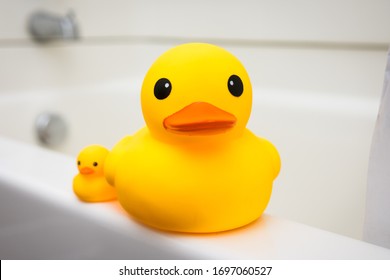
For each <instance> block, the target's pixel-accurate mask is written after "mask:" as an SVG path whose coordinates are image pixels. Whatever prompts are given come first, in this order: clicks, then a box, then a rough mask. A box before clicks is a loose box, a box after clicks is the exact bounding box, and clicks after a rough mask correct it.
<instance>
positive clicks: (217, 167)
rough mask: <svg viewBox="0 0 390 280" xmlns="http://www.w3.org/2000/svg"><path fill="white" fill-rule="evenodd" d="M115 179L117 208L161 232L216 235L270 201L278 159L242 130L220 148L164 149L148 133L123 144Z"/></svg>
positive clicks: (251, 218) (253, 215)
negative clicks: (124, 210) (121, 207)
mask: <svg viewBox="0 0 390 280" xmlns="http://www.w3.org/2000/svg"><path fill="white" fill-rule="evenodd" d="M127 144H128V149H127V151H126V152H124V153H123V156H122V158H121V160H119V162H118V163H119V164H118V165H117V171H116V176H115V186H116V189H117V192H118V198H119V201H120V203H121V204H122V206H123V207H124V208H125V209H126V211H128V212H129V213H131V214H132V215H133V216H134V217H135V218H136V219H138V220H140V221H142V222H144V223H146V224H148V225H150V226H153V227H157V228H160V229H164V230H173V231H181V232H217V231H224V230H229V229H233V228H237V227H240V226H243V225H246V224H248V223H250V222H252V221H254V220H255V219H257V218H258V217H259V216H260V215H261V213H262V212H263V211H264V209H265V207H266V206H267V204H268V201H269V199H270V195H271V190H272V182H273V179H274V178H275V177H276V175H277V173H278V162H279V158H278V154H277V152H276V150H275V148H274V147H273V146H272V144H270V143H269V142H268V141H267V140H264V139H260V138H258V137H256V136H255V135H253V134H252V133H251V132H250V131H249V130H246V131H245V132H244V134H243V135H242V137H240V138H238V139H235V140H232V141H229V142H224V143H219V142H218V141H217V142H215V143H213V142H211V143H205V142H203V143H202V142H196V143H192V144H190V145H189V144H184V145H180V144H175V145H173V144H167V143H164V142H161V141H158V140H156V139H155V138H154V137H152V136H151V134H150V133H149V131H148V129H146V128H145V129H143V130H141V131H140V132H138V133H137V134H135V135H134V136H132V137H129V138H128V139H127Z"/></svg>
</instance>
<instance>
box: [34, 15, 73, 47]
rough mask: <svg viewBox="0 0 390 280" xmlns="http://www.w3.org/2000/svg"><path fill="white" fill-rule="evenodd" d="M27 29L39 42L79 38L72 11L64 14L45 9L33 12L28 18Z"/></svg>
mask: <svg viewBox="0 0 390 280" xmlns="http://www.w3.org/2000/svg"><path fill="white" fill-rule="evenodd" d="M28 31H29V33H30V35H31V36H32V38H33V39H34V40H35V41H37V42H40V43H47V42H50V41H57V40H75V39H78V38H79V28H78V25H77V23H76V20H75V15H74V13H73V12H72V11H70V12H68V13H67V14H66V15H65V16H59V15H56V14H52V13H49V12H46V11H37V12H34V13H33V14H32V15H31V16H30V17H29V19H28Z"/></svg>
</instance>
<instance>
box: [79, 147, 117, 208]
mask: <svg viewBox="0 0 390 280" xmlns="http://www.w3.org/2000/svg"><path fill="white" fill-rule="evenodd" d="M107 155H108V150H107V149H106V148H104V147H103V146H99V145H91V146H88V147H86V148H85V149H83V150H82V151H81V152H80V154H79V155H78V157H77V168H78V170H79V174H77V175H76V176H75V177H74V179H73V191H74V193H75V194H76V195H77V197H78V198H79V199H80V200H83V201H87V202H100V201H108V200H113V199H116V190H115V188H114V187H113V186H111V185H109V184H108V183H107V181H106V180H105V177H104V173H103V170H104V162H105V159H106V157H107Z"/></svg>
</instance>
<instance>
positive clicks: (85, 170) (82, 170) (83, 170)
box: [79, 167, 94, 175]
mask: <svg viewBox="0 0 390 280" xmlns="http://www.w3.org/2000/svg"><path fill="white" fill-rule="evenodd" d="M79 171H80V173H81V174H84V175H87V174H92V173H93V172H94V170H93V169H92V168H90V167H83V168H80V169H79Z"/></svg>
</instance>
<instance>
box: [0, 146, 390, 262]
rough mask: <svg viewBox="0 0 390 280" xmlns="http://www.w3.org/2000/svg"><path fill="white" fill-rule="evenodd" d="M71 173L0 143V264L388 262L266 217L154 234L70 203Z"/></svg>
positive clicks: (68, 162)
mask: <svg viewBox="0 0 390 280" xmlns="http://www.w3.org/2000/svg"><path fill="white" fill-rule="evenodd" d="M38 159H39V164H37V160H38ZM75 172H76V167H75V165H74V159H73V158H71V157H67V156H64V155H61V154H58V153H55V152H50V151H47V150H43V149H41V148H38V147H35V146H30V145H25V144H21V143H17V142H15V141H11V140H7V139H4V138H0V213H1V214H0V258H1V259H80V258H88V259H95V258H96V259H111V258H113V259H122V258H124V259H137V258H143V259H160V258H162V259H166V258H168V259H172V258H190V259H199V258H200V259H209V258H211V259H390V250H387V249H384V248H381V247H377V246H374V245H371V244H368V243H364V242H361V241H358V240H354V239H351V238H347V237H344V236H340V235H336V234H333V233H330V232H326V231H323V230H319V229H316V228H312V227H309V226H306V225H302V224H299V223H294V222H291V221H287V220H283V219H279V218H276V217H273V216H270V215H266V214H265V215H263V216H262V217H261V218H260V219H259V220H257V221H256V222H254V223H252V224H250V225H248V226H246V227H244V228H241V229H238V230H233V231H229V232H225V233H219V234H200V235H197V234H193V235H192V234H176V233H168V232H160V231H156V230H153V229H150V228H147V227H144V226H143V225H140V224H138V223H137V222H135V221H134V220H133V219H132V218H131V217H129V216H128V215H126V214H125V213H124V211H123V210H122V209H121V208H120V207H119V205H118V204H117V203H116V202H110V203H93V204H87V203H83V202H80V201H78V200H77V198H76V197H75V196H74V195H73V193H72V190H71V182H72V178H73V176H74V174H75ZM21 174H24V175H23V176H21Z"/></svg>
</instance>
